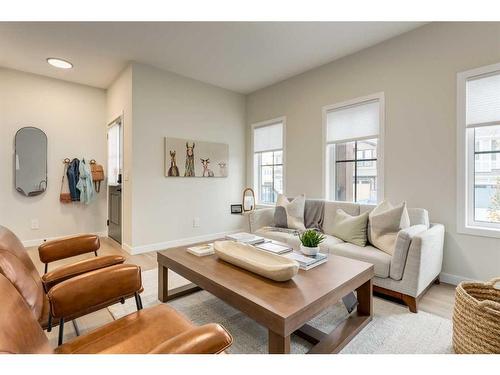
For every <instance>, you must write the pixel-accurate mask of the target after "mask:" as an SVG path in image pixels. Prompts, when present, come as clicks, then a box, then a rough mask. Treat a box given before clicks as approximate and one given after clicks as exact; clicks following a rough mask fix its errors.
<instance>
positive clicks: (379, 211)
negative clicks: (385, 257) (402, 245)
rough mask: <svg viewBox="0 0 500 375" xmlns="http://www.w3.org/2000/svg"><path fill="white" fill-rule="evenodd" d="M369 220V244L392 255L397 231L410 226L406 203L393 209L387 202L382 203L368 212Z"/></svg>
mask: <svg viewBox="0 0 500 375" xmlns="http://www.w3.org/2000/svg"><path fill="white" fill-rule="evenodd" d="M369 220H370V228H369V230H370V235H369V240H370V242H371V243H372V244H373V245H374V246H376V247H377V248H378V249H380V250H382V251H385V252H386V253H387V254H389V255H392V254H393V253H394V246H395V243H396V236H397V234H398V232H399V230H400V229H404V228H408V227H409V226H410V218H409V216H408V210H407V209H406V202H403V203H401V204H400V205H398V206H396V207H394V206H393V205H392V204H390V203H389V202H387V201H383V202H382V203H380V204H379V205H378V206H377V207H376V208H375V209H374V210H373V211H371V212H370V214H369Z"/></svg>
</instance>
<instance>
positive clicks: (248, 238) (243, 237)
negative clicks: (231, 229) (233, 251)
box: [226, 232, 269, 245]
mask: <svg viewBox="0 0 500 375" xmlns="http://www.w3.org/2000/svg"><path fill="white" fill-rule="evenodd" d="M226 239H228V240H232V241H236V242H240V243H246V244H247V245H256V244H259V243H264V242H267V241H269V240H266V239H265V238H264V237H261V236H256V235H255V234H251V233H245V232H240V233H234V234H228V235H227V236H226Z"/></svg>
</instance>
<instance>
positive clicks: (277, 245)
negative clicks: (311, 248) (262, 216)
mask: <svg viewBox="0 0 500 375" xmlns="http://www.w3.org/2000/svg"><path fill="white" fill-rule="evenodd" d="M255 247H256V248H257V249H259V250H265V251H268V252H270V253H273V254H279V255H281V254H285V253H289V252H290V251H292V250H293V249H292V247H291V246H289V245H287V244H285V243H282V242H277V241H269V242H264V243H261V244H257V245H255Z"/></svg>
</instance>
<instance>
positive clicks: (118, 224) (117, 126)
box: [107, 117, 123, 244]
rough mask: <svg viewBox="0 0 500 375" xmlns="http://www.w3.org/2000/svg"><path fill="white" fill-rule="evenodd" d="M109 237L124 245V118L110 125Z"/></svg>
mask: <svg viewBox="0 0 500 375" xmlns="http://www.w3.org/2000/svg"><path fill="white" fill-rule="evenodd" d="M107 130H108V133H107V140H108V236H109V237H110V238H112V239H114V240H115V241H116V242H118V243H119V244H121V243H122V168H123V158H122V154H123V140H122V138H123V137H122V118H121V117H118V118H117V119H116V120H114V121H112V122H111V123H110V124H109V125H108V129H107Z"/></svg>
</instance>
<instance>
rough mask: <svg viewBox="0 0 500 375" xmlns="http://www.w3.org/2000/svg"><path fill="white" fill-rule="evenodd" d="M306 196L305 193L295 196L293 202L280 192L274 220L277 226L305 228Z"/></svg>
mask: <svg viewBox="0 0 500 375" xmlns="http://www.w3.org/2000/svg"><path fill="white" fill-rule="evenodd" d="M305 204H306V197H305V195H304V194H302V195H299V196H298V197H296V198H294V199H293V200H292V201H291V202H289V201H288V198H287V197H286V196H284V195H283V194H278V199H277V200H276V208H275V210H274V222H275V225H276V226H277V227H282V228H289V229H297V230H305V229H306V227H305V226H304V207H305Z"/></svg>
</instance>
